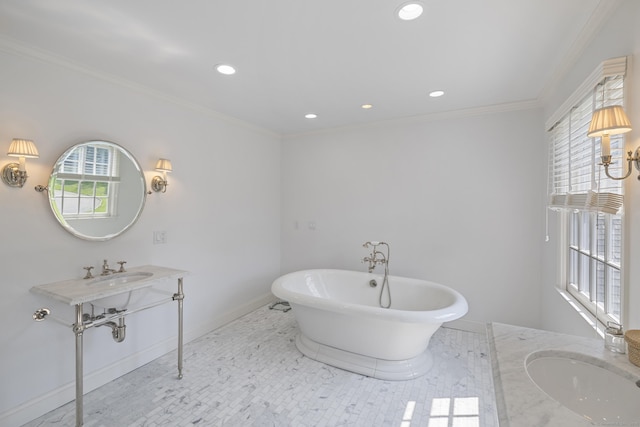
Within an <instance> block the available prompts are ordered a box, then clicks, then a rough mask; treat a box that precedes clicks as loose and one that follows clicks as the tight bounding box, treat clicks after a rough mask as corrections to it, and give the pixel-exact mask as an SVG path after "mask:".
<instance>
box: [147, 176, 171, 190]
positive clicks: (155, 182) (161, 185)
mask: <svg viewBox="0 0 640 427" xmlns="http://www.w3.org/2000/svg"><path fill="white" fill-rule="evenodd" d="M167 185H169V183H168V182H167V180H165V179H162V177H161V176H160V175H156V176H154V177H153V179H152V180H151V189H152V190H153V191H155V192H156V193H159V192H163V193H166V192H167Z"/></svg>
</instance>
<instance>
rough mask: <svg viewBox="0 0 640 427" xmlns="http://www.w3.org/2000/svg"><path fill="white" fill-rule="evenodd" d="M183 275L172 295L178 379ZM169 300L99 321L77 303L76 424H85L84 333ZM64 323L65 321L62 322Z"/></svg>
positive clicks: (40, 314)
mask: <svg viewBox="0 0 640 427" xmlns="http://www.w3.org/2000/svg"><path fill="white" fill-rule="evenodd" d="M182 279H183V278H182V277H180V278H178V292H176V293H175V294H173V295H172V296H171V300H172V301H177V302H178V379H182V377H183V375H182V347H183V314H184V313H183V311H184V303H183V301H184V289H183V282H182ZM167 302H168V301H166V300H161V301H158V302H155V303H153V304H149V305H146V306H143V307H139V308H136V309H133V310H127V311H126V312H123V313H118V314H114V315H113V316H110V317H107V318H103V319H100V320H99V321H95V322H94V321H92V320H89V321H85V320H84V319H83V315H84V309H83V305H84V304H83V303H80V304H76V305H75V307H76V313H75V323H74V324H73V325H72V329H73V333H74V334H75V336H76V426H77V427H78V426H82V425H84V415H83V405H84V401H83V399H84V388H83V385H84V372H83V334H84V331H85V330H86V329H89V328H91V327H97V326H100V325H103V324H104V323H106V322H107V321H109V320H110V319H112V318H115V317H123V316H128V315H129V314H133V313H136V312H138V311H143V310H146V309H149V308H153V307H156V306H159V305H162V304H166V303H167ZM50 313H51V311H50V310H49V309H47V308H41V309H39V310H37V311H36V312H35V313H34V315H33V318H34V320H37V321H41V320H44V319H45V318H46V317H47V316H50ZM51 318H52V319H54V320H56V321H58V322H61V321H60V320H59V319H56V318H55V317H53V316H51ZM62 323H63V322H62ZM67 325H68V324H67Z"/></svg>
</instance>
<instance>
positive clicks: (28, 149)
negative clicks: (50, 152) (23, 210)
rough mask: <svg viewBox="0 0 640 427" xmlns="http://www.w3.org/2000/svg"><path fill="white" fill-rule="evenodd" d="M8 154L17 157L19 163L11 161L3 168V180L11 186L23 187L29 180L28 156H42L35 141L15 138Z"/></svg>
mask: <svg viewBox="0 0 640 427" xmlns="http://www.w3.org/2000/svg"><path fill="white" fill-rule="evenodd" d="M7 155H8V156H11V157H17V158H18V163H9V164H7V165H5V167H4V168H3V169H2V181H4V183H5V184H7V185H9V186H11V187H22V186H23V185H24V184H25V182H27V170H26V169H25V164H26V158H27V157H30V158H33V159H37V158H38V157H40V155H39V154H38V149H37V148H36V145H35V144H34V143H33V141H30V140H28V139H14V140H13V141H11V145H9V151H8V152H7Z"/></svg>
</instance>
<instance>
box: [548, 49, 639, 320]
mask: <svg viewBox="0 0 640 427" xmlns="http://www.w3.org/2000/svg"><path fill="white" fill-rule="evenodd" d="M615 76H617V77H621V79H618V80H619V81H621V82H622V83H621V84H622V85H623V87H622V89H621V90H620V88H619V87H617V89H616V84H617V83H614V84H613V85H611V87H612V88H613V89H612V91H615V90H617V91H618V92H617V94H616V95H615V96H619V97H620V99H619V100H618V99H615V102H613V104H622V105H624V98H626V92H627V91H628V86H629V85H628V84H625V83H624V80H625V77H626V57H622V58H615V59H612V60H608V61H605V62H603V63H602V64H600V67H599V68H598V69H596V70H595V71H594V72H593V73H592V74H591V76H589V78H588V79H587V80H586V81H585V82H584V83H583V84H582V85H581V87H580V88H578V90H576V92H574V94H572V96H571V97H570V98H569V99H568V100H567V101H565V103H564V104H563V105H562V107H561V108H560V109H559V110H558V111H557V112H556V113H555V114H554V115H553V116H552V117H551V118H550V119H549V120H547V122H546V125H547V126H546V129H547V130H548V131H549V132H550V138H549V143H550V149H551V148H552V147H554V144H556V143H557V141H556V140H555V139H554V138H558V136H556V135H554V134H553V133H552V131H553V129H554V128H556V126H558V129H562V127H567V126H568V129H569V131H568V132H569V136H568V141H570V142H569V144H572V142H571V141H572V138H574V135H573V133H572V130H571V125H572V123H571V121H570V120H571V119H567V118H568V117H570V115H571V114H572V111H573V110H574V108H578V107H580V106H582V107H584V105H582V104H584V103H585V102H587V99H589V98H590V99H591V108H590V109H591V111H593V110H594V109H596V108H598V107H602V106H603V105H612V103H611V102H610V97H609V93H607V95H605V90H604V87H605V86H603V85H606V83H607V82H608V81H610V79H611V78H613V77H615ZM614 80H615V79H614ZM615 96H613V98H615ZM566 121H569V124H567V123H566ZM578 126H583V123H582V122H580V123H579V124H578V125H577V126H576V127H578ZM562 131H564V130H562ZM580 132H582V129H580ZM563 138H566V137H563ZM580 138H582V139H583V141H582V143H581V142H580V141H579V139H580ZM586 138H587V137H586V130H585V131H584V136H582V134H581V133H579V134H578V136H577V139H578V145H579V146H581V147H585V146H586V145H587V144H586V142H584V141H585V140H586ZM612 143H613V138H612ZM615 144H616V146H615V151H614V150H612V155H613V157H614V159H617V163H618V164H617V165H616V170H615V171H612V170H611V169H610V172H611V173H612V175H613V176H621V173H620V172H621V169H623V168H624V166H625V164H626V162H624V159H625V158H626V154H625V145H626V144H625V138H624V136H618V138H617V141H616V143H615ZM569 150H571V149H569ZM590 151H591V152H592V154H591V155H590V157H591V168H592V169H593V171H592V185H591V187H590V188H589V186H588V185H587V186H586V191H585V187H584V186H582V188H580V189H576V186H575V185H574V182H573V181H572V178H571V177H570V178H569V184H568V187H569V191H567V192H565V193H560V195H558V194H554V188H555V186H556V185H557V182H556V181H554V180H555V179H556V177H555V176H554V175H553V174H554V173H556V175H558V170H557V169H554V167H556V166H555V165H554V162H557V164H560V162H565V163H566V162H567V159H566V158H554V157H553V155H550V157H549V162H550V164H549V166H550V169H549V208H550V209H552V210H557V211H558V213H559V216H558V219H559V222H558V224H559V233H560V236H559V237H560V238H559V239H558V244H559V259H558V265H557V266H558V273H559V274H558V279H559V282H558V287H559V289H560V290H562V291H565V292H566V293H567V294H568V295H570V296H571V298H572V299H573V300H574V302H575V303H578V304H579V305H580V306H581V307H577V306H576V305H574V304H573V303H572V305H574V307H576V310H578V311H581V310H584V311H586V312H587V313H590V314H591V315H592V316H593V317H594V318H595V319H596V320H597V321H598V322H599V323H601V324H602V325H606V324H607V322H615V323H618V324H623V321H624V320H623V319H624V310H625V298H624V296H625V295H624V294H625V287H626V285H625V280H624V279H625V263H624V259H625V258H624V247H625V242H624V228H625V218H624V208H623V205H622V199H623V197H624V183H623V182H620V181H617V182H620V186H619V187H620V188H619V189H618V190H619V192H620V195H619V196H618V195H617V194H616V195H614V197H619V198H620V203H621V204H620V209H619V211H617V212H612V211H611V210H608V208H607V207H605V206H603V204H601V203H600V200H599V199H598V194H606V193H607V192H608V191H609V190H610V188H611V187H609V184H610V182H605V179H606V180H608V178H606V176H605V175H604V171H603V170H602V167H601V166H599V165H598V163H599V161H598V160H599V158H600V144H599V139H595V140H592V146H591V147H590ZM550 154H552V152H551V151H550ZM563 154H564V155H566V153H563ZM569 155H570V156H571V153H569ZM571 167H572V165H571V161H569V166H568V169H567V173H568V174H569V175H572V172H573V171H572V169H571ZM576 173H577V172H576ZM609 181H613V180H609ZM600 184H602V187H601V186H600ZM572 186H573V188H572ZM594 188H595V193H594ZM572 190H573V191H575V193H572ZM576 190H577V191H576ZM615 191H616V190H615V189H614V192H615ZM593 194H595V195H596V198H595V199H596V202H595V203H594V201H593V200H594V198H593V197H592V196H593ZM562 204H564V206H562ZM576 221H578V223H577V222H576ZM580 223H581V225H582V226H581V227H579V228H576V226H577V225H580ZM578 231H579V232H578ZM576 239H578V240H577V241H576ZM616 239H617V241H616ZM614 241H615V242H616V244H613V243H612V242H614ZM572 263H573V264H572ZM576 282H577V283H576ZM565 298H567V297H566V296H565ZM583 317H585V319H587V320H588V317H586V316H584V314H583Z"/></svg>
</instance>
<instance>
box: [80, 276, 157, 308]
mask: <svg viewBox="0 0 640 427" xmlns="http://www.w3.org/2000/svg"><path fill="white" fill-rule="evenodd" d="M151 276H153V273H149V272H146V271H134V272H124V273H113V274H111V275H109V276H100V277H96V278H95V279H92V280H89V281H87V282H86V283H85V285H86V286H100V287H108V288H117V287H118V286H121V285H128V284H131V283H135V282H138V281H140V280H144V279H148V278H149V277H151ZM147 292H149V288H142V289H137V290H133V291H128V292H123V293H119V294H117V295H112V296H109V297H105V298H100V299H96V300H93V301H91V304H93V306H94V307H97V308H98V309H102V310H109V309H116V310H118V311H122V310H126V309H127V307H129V306H130V305H134V304H136V303H137V302H139V301H140V300H142V299H143V298H144V297H145V295H146V294H147Z"/></svg>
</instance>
